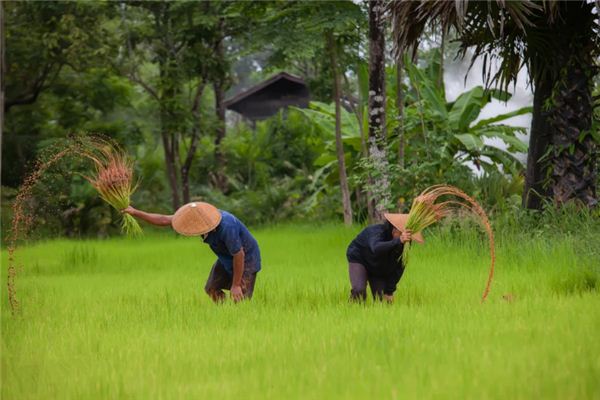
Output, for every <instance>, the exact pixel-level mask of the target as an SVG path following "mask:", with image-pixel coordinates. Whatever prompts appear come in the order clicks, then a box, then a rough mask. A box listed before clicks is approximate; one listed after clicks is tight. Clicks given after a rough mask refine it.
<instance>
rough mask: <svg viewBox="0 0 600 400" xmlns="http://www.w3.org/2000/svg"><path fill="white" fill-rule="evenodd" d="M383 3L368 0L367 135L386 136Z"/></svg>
mask: <svg viewBox="0 0 600 400" xmlns="http://www.w3.org/2000/svg"><path fill="white" fill-rule="evenodd" d="M384 8H385V6H384V4H383V1H382V0H371V1H369V137H375V138H377V139H378V140H384V139H385V138H386V129H385V36H384V20H383V12H384Z"/></svg>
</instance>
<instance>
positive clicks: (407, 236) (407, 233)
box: [400, 229, 412, 243]
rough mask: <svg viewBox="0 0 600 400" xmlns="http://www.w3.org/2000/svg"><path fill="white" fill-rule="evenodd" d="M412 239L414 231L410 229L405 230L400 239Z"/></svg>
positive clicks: (405, 240) (406, 240)
mask: <svg viewBox="0 0 600 400" xmlns="http://www.w3.org/2000/svg"><path fill="white" fill-rule="evenodd" d="M411 240H412V231H411V230H410V229H407V230H405V231H404V232H402V235H400V241H401V242H402V243H406V242H410V241H411Z"/></svg>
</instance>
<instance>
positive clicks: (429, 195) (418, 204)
mask: <svg viewBox="0 0 600 400" xmlns="http://www.w3.org/2000/svg"><path fill="white" fill-rule="evenodd" d="M440 197H447V198H450V200H445V201H441V202H437V201H438V199H439V198H440ZM456 209H464V210H466V211H468V212H469V213H471V214H473V215H474V216H476V217H477V220H478V221H479V222H480V223H481V225H482V226H483V228H484V229H485V231H486V233H487V236H488V239H489V243H490V260H491V262H490V272H489V274H488V280H487V283H486V286H485V289H484V291H483V295H482V297H481V301H482V302H483V301H485V299H486V297H487V295H488V293H489V292H490V286H491V284H492V279H493V277H494V264H495V261H496V253H495V248H494V232H493V231H492V225H491V224H490V221H489V218H488V216H487V214H486V213H485V211H484V210H483V208H482V207H481V206H480V205H479V203H477V202H476V201H475V200H474V199H473V198H471V197H470V196H468V195H467V194H466V193H465V192H463V191H462V190H460V189H458V188H457V187H454V186H449V185H434V186H430V187H428V188H427V189H425V190H424V191H423V192H421V194H419V195H418V196H417V197H416V198H415V200H414V201H413V203H412V206H411V208H410V212H409V213H408V220H407V221H406V229H410V230H411V231H412V232H414V233H417V232H421V231H422V230H423V229H425V228H427V227H428V226H430V225H433V224H434V223H436V222H438V221H439V220H441V219H442V218H444V217H447V216H450V215H453V214H454V213H453V211H455V210H456ZM406 250H408V248H407V249H406ZM405 253H406V254H408V251H405ZM403 258H404V257H403ZM406 262H407V260H406V258H404V263H405V264H406Z"/></svg>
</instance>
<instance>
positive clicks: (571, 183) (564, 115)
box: [548, 46, 598, 207]
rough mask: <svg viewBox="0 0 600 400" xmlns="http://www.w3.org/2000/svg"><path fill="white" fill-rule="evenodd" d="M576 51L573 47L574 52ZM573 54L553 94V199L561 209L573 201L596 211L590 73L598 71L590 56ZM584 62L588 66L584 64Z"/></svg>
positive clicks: (551, 161)
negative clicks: (563, 205)
mask: <svg viewBox="0 0 600 400" xmlns="http://www.w3.org/2000/svg"><path fill="white" fill-rule="evenodd" d="M574 47H575V46H572V47H571V49H572V51H573V48H574ZM575 51H577V49H575ZM579 51H580V52H587V51H588V50H586V49H581V50H579ZM573 53H575V52H573ZM573 53H572V54H571V57H570V60H569V62H568V64H567V66H566V69H565V71H564V72H563V73H562V74H561V78H562V79H561V80H560V81H559V82H558V84H557V87H556V88H555V90H554V91H553V92H554V96H553V105H554V106H553V107H552V109H551V111H550V113H549V114H550V115H549V118H548V121H549V123H550V127H551V129H550V132H551V136H550V142H551V145H552V151H551V153H550V163H551V166H552V168H551V173H550V187H551V195H552V198H553V200H554V202H555V203H556V204H559V205H560V204H564V203H566V202H567V201H569V200H578V201H579V202H581V204H583V205H585V206H587V207H593V206H595V205H596V204H598V200H597V198H596V173H597V171H596V147H597V144H596V142H595V141H594V138H593V137H592V133H591V129H592V115H593V108H592V86H593V83H592V81H591V79H590V78H591V77H590V75H591V74H590V72H591V71H593V69H594V68H595V67H594V65H593V60H591V57H590V55H589V53H588V54H581V53H580V54H577V53H575V54H573ZM584 60H586V61H588V63H582V61H584ZM586 68H587V70H586Z"/></svg>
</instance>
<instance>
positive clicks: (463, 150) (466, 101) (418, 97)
mask: <svg viewBox="0 0 600 400" xmlns="http://www.w3.org/2000/svg"><path fill="white" fill-rule="evenodd" d="M405 65H406V70H407V73H408V76H409V78H410V83H411V86H412V91H411V92H410V93H409V105H408V106H407V109H406V114H407V117H406V128H407V130H410V129H412V130H413V131H416V132H418V131H421V132H420V133H421V135H422V137H423V138H424V140H425V141H427V139H430V142H431V143H427V144H426V145H428V146H431V145H432V144H435V143H437V144H441V147H439V149H440V150H441V152H440V153H438V154H439V155H441V156H442V157H444V158H445V159H446V160H447V161H452V160H457V159H458V160H460V161H463V162H464V161H470V162H472V163H473V164H474V165H476V166H477V167H478V168H479V167H483V168H484V169H485V170H486V171H493V170H498V169H499V167H501V168H502V170H504V171H507V172H508V171H510V172H516V171H518V170H520V169H521V168H522V165H521V163H520V161H519V160H518V159H517V158H516V154H517V153H524V152H526V151H527V144H526V143H525V142H523V141H521V140H520V139H519V138H518V136H517V134H525V133H526V130H525V128H523V127H514V126H510V125H506V124H500V123H499V122H501V121H505V120H507V119H510V118H512V117H515V116H518V115H523V114H528V113H531V111H532V108H531V107H522V108H519V109H517V110H514V111H511V112H508V113H503V114H499V115H496V116H494V117H492V118H487V119H481V120H479V121H478V118H479V115H480V113H481V110H482V109H483V108H484V107H485V106H486V105H488V104H489V103H490V102H491V101H492V99H498V100H502V101H506V100H508V99H509V98H510V97H511V95H510V94H509V93H507V92H505V91H501V90H484V88H483V87H481V86H476V87H474V88H472V89H470V90H468V91H466V92H464V93H462V94H461V95H460V96H458V98H456V100H454V101H452V102H448V101H447V100H446V98H445V93H444V91H443V90H441V89H440V88H439V87H438V86H437V83H436V82H435V81H434V80H433V79H432V78H431V76H429V74H427V73H426V71H425V70H423V69H420V68H418V67H417V66H416V65H415V64H413V63H412V62H411V61H410V59H408V58H407V59H406V60H405ZM490 139H498V140H500V141H502V142H503V143H504V144H505V146H502V147H500V146H497V145H495V144H494V141H493V140H490Z"/></svg>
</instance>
